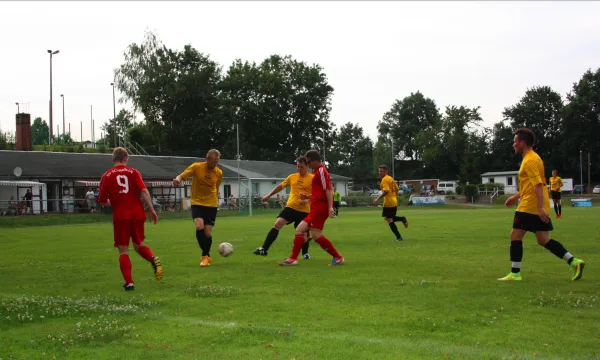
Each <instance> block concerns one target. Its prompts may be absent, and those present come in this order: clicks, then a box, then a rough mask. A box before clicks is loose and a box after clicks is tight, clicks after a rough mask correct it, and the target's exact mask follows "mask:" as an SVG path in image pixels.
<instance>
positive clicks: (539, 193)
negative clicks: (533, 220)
mask: <svg viewBox="0 0 600 360" xmlns="http://www.w3.org/2000/svg"><path fill="white" fill-rule="evenodd" d="M533 191H534V193H535V197H536V204H537V208H538V215H539V217H540V219H541V220H542V221H543V222H544V223H548V222H549V221H550V216H549V215H548V213H547V212H546V209H545V208H544V186H543V185H542V184H541V183H539V184H537V185H536V186H534V187H533Z"/></svg>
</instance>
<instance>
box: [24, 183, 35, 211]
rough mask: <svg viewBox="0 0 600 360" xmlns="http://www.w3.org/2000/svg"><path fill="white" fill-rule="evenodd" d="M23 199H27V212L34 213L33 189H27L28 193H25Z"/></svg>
mask: <svg viewBox="0 0 600 360" xmlns="http://www.w3.org/2000/svg"><path fill="white" fill-rule="evenodd" d="M23 199H25V206H26V207H27V212H29V213H30V214H31V215H33V201H32V200H33V194H32V193H31V189H27V193H25V196H23ZM27 212H26V213H27Z"/></svg>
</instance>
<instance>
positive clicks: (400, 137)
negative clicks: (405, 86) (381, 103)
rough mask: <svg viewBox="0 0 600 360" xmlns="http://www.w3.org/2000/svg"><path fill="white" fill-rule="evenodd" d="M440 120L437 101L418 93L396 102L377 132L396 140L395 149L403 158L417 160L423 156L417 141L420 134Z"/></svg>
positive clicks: (378, 126) (384, 116)
mask: <svg viewBox="0 0 600 360" xmlns="http://www.w3.org/2000/svg"><path fill="white" fill-rule="evenodd" d="M440 118H441V116H440V113H439V111H438V108H437V106H436V104H435V101H433V100H432V99H430V98H426V97H425V96H424V95H423V94H422V93H420V92H416V93H411V94H410V96H407V97H405V98H404V99H402V100H396V101H394V103H393V104H392V108H391V109H390V110H389V111H388V112H386V113H385V114H384V115H383V118H382V119H381V121H380V122H379V124H378V125H377V130H378V131H379V134H380V135H384V136H389V137H392V138H393V139H394V147H396V146H397V148H398V151H399V153H400V154H401V157H402V158H405V159H412V160H417V159H421V156H422V155H423V147H422V144H421V146H420V145H419V143H418V141H417V138H418V136H419V133H421V132H422V131H428V130H430V129H431V128H433V127H434V126H435V125H437V123H438V122H439V121H440Z"/></svg>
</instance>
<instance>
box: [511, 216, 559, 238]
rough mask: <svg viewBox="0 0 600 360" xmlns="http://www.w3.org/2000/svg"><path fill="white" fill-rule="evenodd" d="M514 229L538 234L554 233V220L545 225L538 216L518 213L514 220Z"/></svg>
mask: <svg viewBox="0 0 600 360" xmlns="http://www.w3.org/2000/svg"><path fill="white" fill-rule="evenodd" d="M513 229H518V230H525V231H529V232H532V233H536V232H538V231H552V230H554V227H553V226H552V220H549V221H548V223H547V224H545V223H544V222H543V221H542V219H540V217H539V216H538V215H535V214H529V213H524V212H519V211H517V212H515V219H514V220H513Z"/></svg>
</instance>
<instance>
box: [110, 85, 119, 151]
mask: <svg viewBox="0 0 600 360" xmlns="http://www.w3.org/2000/svg"><path fill="white" fill-rule="evenodd" d="M110 86H112V88H113V134H114V136H113V138H114V142H115V147H117V104H116V101H115V83H114V82H111V83H110Z"/></svg>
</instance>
